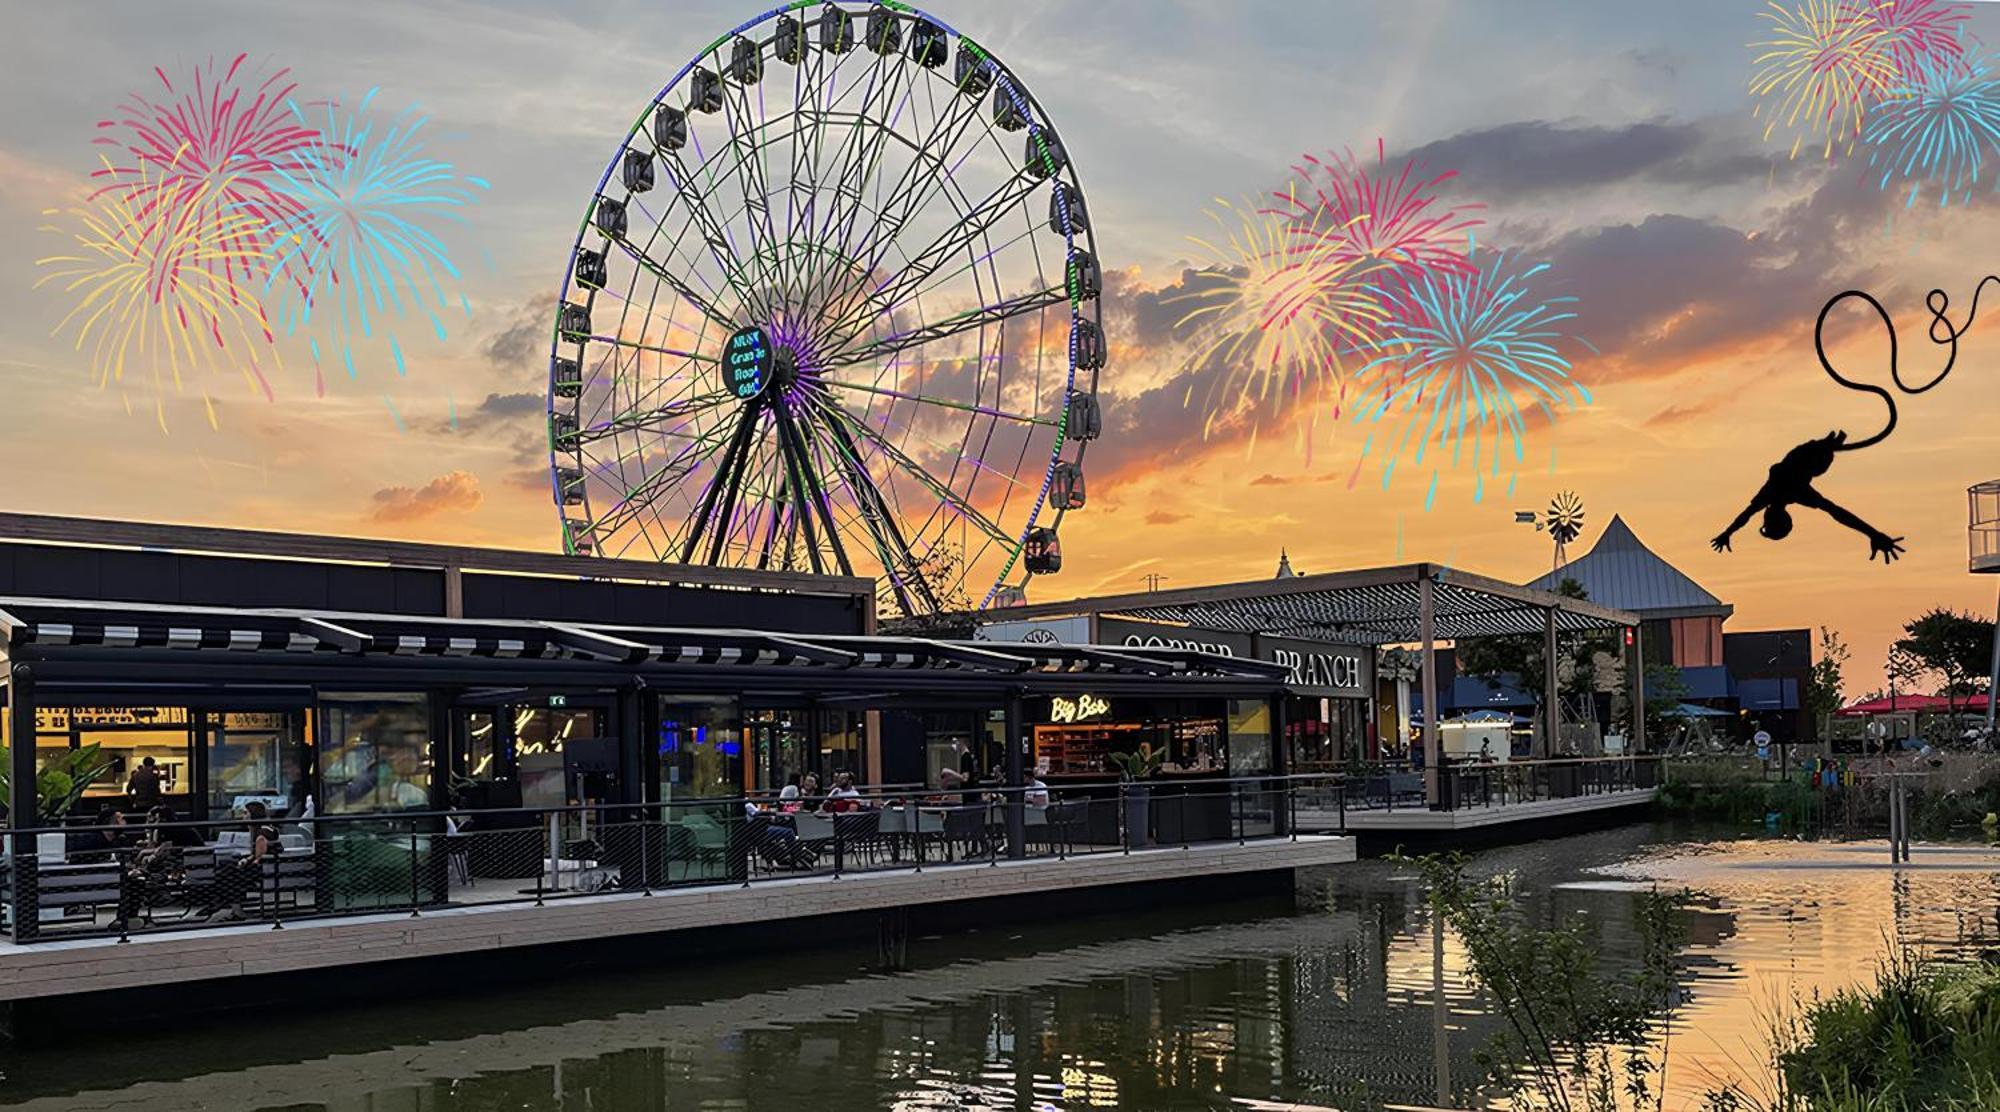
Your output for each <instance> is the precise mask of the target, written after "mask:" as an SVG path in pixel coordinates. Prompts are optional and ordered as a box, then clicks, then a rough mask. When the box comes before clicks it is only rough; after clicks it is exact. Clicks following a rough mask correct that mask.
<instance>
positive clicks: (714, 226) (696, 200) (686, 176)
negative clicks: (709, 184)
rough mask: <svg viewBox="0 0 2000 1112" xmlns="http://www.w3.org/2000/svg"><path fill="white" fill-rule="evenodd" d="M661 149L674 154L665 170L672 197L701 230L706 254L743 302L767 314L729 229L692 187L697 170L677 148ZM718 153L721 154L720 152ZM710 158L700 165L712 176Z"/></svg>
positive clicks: (767, 310)
mask: <svg viewBox="0 0 2000 1112" xmlns="http://www.w3.org/2000/svg"><path fill="white" fill-rule="evenodd" d="M662 153H663V155H664V154H668V153H670V154H672V156H673V168H672V169H671V170H669V171H668V174H667V176H668V177H669V178H670V179H672V181H673V186H674V194H675V197H676V199H678V200H679V201H680V203H681V207H682V208H684V209H686V210H687V214H688V218H689V219H690V220H693V221H694V223H695V230H696V232H698V233H699V234H700V236H701V241H702V243H703V244H705V245H706V246H707V247H708V254H709V257H710V258H711V259H713V260H715V265H716V266H717V267H720V268H721V270H722V280H723V282H724V283H726V284H727V285H728V286H729V288H730V289H731V290H734V291H735V293H736V296H737V297H738V298H740V299H742V301H743V304H744V305H745V306H747V307H750V308H752V309H754V310H755V311H757V312H759V313H766V314H767V313H768V312H769V308H768V307H767V306H766V305H765V304H764V303H763V301H762V299H761V298H759V297H758V296H757V294H756V293H755V292H754V291H753V290H752V289H751V287H750V284H749V283H748V282H747V281H746V280H745V276H744V274H743V271H742V268H741V267H740V266H738V265H737V264H736V248H735V247H734V245H732V244H731V243H730V241H729V232H728V230H727V229H726V228H725V227H724V226H723V224H722V221H721V219H720V218H719V217H718V216H717V214H716V213H714V212H711V211H710V210H709V207H708V201H707V196H708V194H707V192H706V191H697V190H696V188H695V184H694V183H695V178H696V177H698V176H699V175H698V173H690V172H689V170H688V165H687V161H686V160H685V159H683V158H682V157H681V154H680V152H679V151H672V152H662ZM717 157H720V153H719V152H718V155H717ZM709 161H713V160H712V159H710V160H705V161H704V162H703V164H702V165H703V167H705V168H707V169H708V171H709V174H710V176H711V177H712V176H713V175H714V173H715V171H714V168H713V167H709V166H708V162H709Z"/></svg>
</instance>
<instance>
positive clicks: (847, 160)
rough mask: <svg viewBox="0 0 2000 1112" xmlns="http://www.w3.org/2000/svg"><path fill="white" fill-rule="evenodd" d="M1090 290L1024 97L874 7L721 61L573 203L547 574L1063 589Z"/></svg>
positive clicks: (746, 44)
mask: <svg viewBox="0 0 2000 1112" xmlns="http://www.w3.org/2000/svg"><path fill="white" fill-rule="evenodd" d="M1102 289H1103V272H1102V270H1101V268H1100V266H1099V263H1098V261H1097V255H1096V252H1095V249H1094V242H1093V240H1092V238H1091V231H1090V220H1089V216H1088V210H1087V208H1086V206H1085V202H1084V196H1083V191H1082V189H1081V188H1080V187H1079V185H1078V183H1077V179H1076V174H1075V170H1074V168H1073V167H1072V166H1071V164H1070V160H1069V156H1068V152H1067V151H1066V149H1065V148H1064V146H1063V144H1062V142H1061V141H1060V139H1059V138H1058V137H1057V133H1056V131H1055V128H1054V126H1053V125H1052V124H1051V123H1050V122H1049V120H1048V118H1047V116H1046V115H1045V114H1044V113H1043V111H1042V109H1041V106H1040V105H1039V104H1038V103H1037V102H1036V101H1035V99H1034V97H1033V96H1032V95H1030V94H1029V92H1028V90H1027V88H1026V87H1025V86H1024V85H1023V84H1022V83H1021V81H1020V79H1019V78H1018V77H1017V76H1016V75H1015V74H1014V73H1013V72H1012V71H1011V70H1009V69H1007V68H1006V66H1005V65H1004V64H1002V63H1001V62H1000V61H999V59H997V58H995V57H994V56H993V55H992V54H990V53H988V52H987V51H986V50H985V49H984V48H983V47H981V46H979V45H978V44H977V43H975V42H974V41H973V40H971V39H969V38H967V37H965V36H963V35H961V34H959V33H958V32H957V31H955V30H953V29H951V28H950V27H948V26H946V25H945V24H944V23H943V22H942V21H940V20H938V19H936V18H934V17H932V16H929V15H926V14H924V13H922V12H919V11H916V10H914V9H911V8H907V7H905V6H903V5H900V4H897V5H894V6H890V5H884V4H878V5H874V6H872V7H868V8H866V9H862V8H847V7H842V6H840V5H837V4H831V3H828V4H819V5H810V6H808V5H790V6H787V7H784V8H779V9H776V10H773V11H770V12H767V13H765V14H764V15H761V16H759V17H757V18H756V19H753V20H750V21H749V22H747V23H745V24H743V25H742V26H740V27H738V28H736V29H735V30H733V31H731V32H729V33H728V34H725V35H723V36H721V37H720V38H718V39H716V40H715V42H714V43H712V44H711V45H710V46H709V47H708V48H707V49H705V50H703V51H702V52H701V53H700V54H699V55H697V56H696V57H695V58H694V59H693V60H692V61H690V62H689V63H688V64H687V65H686V66H684V67H682V68H681V70H680V72H679V73H677V74H675V75H674V77H673V80H671V81H669V82H668V83H667V85H666V87H665V88H663V89H662V90H660V92H659V94H658V95H657V96H655V97H654V98H653V100H652V103H651V104H650V105H648V106H647V107H646V108H645V109H644V111H642V112H641V113H640V116H639V118H638V120H637V121H635V122H634V124H633V126H632V129H631V131H630V132H629V133H627V134H626V135H625V137H624V139H623V140H622V141H621V142H620V143H619V146H618V149H617V151H616V152H615V154H614V155H613V157H612V159H611V163H610V165H609V166H608V167H607V168H606V170H605V174H604V177H603V179H602V180H600V182H599V183H598V187H597V191H596V193H595V194H594V195H593V196H592V197H591V198H590V200H589V203H588V205H587V206H586V209H585V214H584V220H583V226H582V227H581V229H580V230H579V232H578V235H577V240H576V243H575V246H574V247H573V249H572V253H571V257H570V262H569V268H568V271H567V273H566V274H565V275H564V280H563V283H562V293H561V296H560V298H559V299H558V303H557V307H556V322H555V335H554V337H553V341H552V350H551V357H550V371H549V445H550V468H551V473H552V480H553V488H554V496H555V501H556V504H557V507H558V509H559V511H560V512H561V516H562V528H563V540H564V545H565V547H566V549H567V550H568V551H571V552H575V553H582V554H601V555H605V556H622V557H642V558H648V559H656V560H663V561H676V562H692V563H702V564H711V565H719V566H729V567H747V568H772V569H783V570H794V571H815V572H828V573H840V574H853V575H867V576H874V577H877V580H878V582H879V583H880V584H882V602H883V605H884V608H885V609H888V610H892V611H900V612H902V613H905V614H927V613H935V612H939V611H943V610H955V609H969V608H971V607H974V606H985V605H988V604H991V603H992V602H994V601H995V599H996V598H1001V599H1005V598H1010V597H1018V594H1019V592H1020V590H1021V588H1022V587H1023V585H1024V584H1025V581H1026V579H1027V577H1028V576H1029V575H1031V574H1047V573H1052V572H1054V571H1057V570H1059V569H1060V567H1061V559H1062V556H1061V547H1060V545H1059V543H1058V541H1057V533H1056V530H1057V528H1058V527H1059V525H1060V523H1061V521H1062V518H1063V515H1064V514H1065V513H1066V512H1068V511H1070V510H1074V509H1079V508H1081V507H1082V506H1083V503H1084V484H1083V470H1082V456H1083V449H1084V445H1085V443H1086V442H1087V441H1090V440H1092V439H1095V438H1096V437H1097V435H1098V434H1099V432H1100V431H1101V426H1102V419H1101V416H1100V413H1099V410H1098V406H1097V401H1096V390H1097V377H1098V373H1099V372H1100V371H1101V369H1102V368H1103V366H1104V362H1105V349H1106V344H1105V337H1104V332H1103V329H1102V324H1101V319H1100V314H1099V304H1098V299H1099V295H1100V294H1101V292H1102Z"/></svg>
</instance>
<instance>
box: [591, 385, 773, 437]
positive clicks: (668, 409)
mask: <svg viewBox="0 0 2000 1112" xmlns="http://www.w3.org/2000/svg"><path fill="white" fill-rule="evenodd" d="M735 400H736V396H735V395H734V394H731V393H728V392H727V391H724V392H722V393H717V394H702V395H700V396H698V397H693V398H686V399H683V400H681V401H675V402H668V403H667V404H666V405H662V406H657V407H655V408H653V409H650V410H647V411H646V412H643V413H639V412H633V411H628V412H627V413H626V414H625V415H623V416H620V417H614V418H612V419H611V420H609V421H605V422H602V423H600V424H595V425H592V426H590V427H589V428H587V429H578V430H577V437H578V439H579V440H583V441H591V440H602V439H604V438H605V437H609V436H619V435H622V434H624V433H629V432H637V431H639V430H641V429H648V428H653V427H655V426H657V425H661V424H664V423H666V422H669V421H678V420H680V419H681V418H683V417H691V416H693V415H695V414H697V413H700V412H702V411H703V410H708V409H713V408H715V407H716V406H719V405H724V404H726V403H729V402H733V401H735ZM669 435H671V434H669Z"/></svg>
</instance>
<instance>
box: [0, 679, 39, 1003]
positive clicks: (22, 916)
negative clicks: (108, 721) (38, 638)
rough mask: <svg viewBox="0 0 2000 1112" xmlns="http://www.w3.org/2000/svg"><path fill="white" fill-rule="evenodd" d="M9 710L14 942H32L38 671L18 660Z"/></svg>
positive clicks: (35, 903)
mask: <svg viewBox="0 0 2000 1112" xmlns="http://www.w3.org/2000/svg"><path fill="white" fill-rule="evenodd" d="M17 651H18V650H17ZM7 713H8V715H9V716H11V720H10V721H9V723H8V725H9V727H10V728H11V730H12V734H13V740H14V748H13V751H12V753H11V754H10V756H9V761H8V772H9V773H10V774H11V775H12V776H13V778H14V798H12V799H10V800H8V801H7V822H8V825H9V826H11V827H13V829H14V831H15V833H14V862H13V868H14V941H16V942H28V941H32V940H33V939H34V937H35V935H36V934H37V933H38V928H39V927H40V926H41V910H40V901H39V900H37V899H36V898H35V891H36V881H35V872H36V869H37V866H38V865H39V864H40V862H38V861H37V860H36V859H35V836H34V835H33V834H28V833H24V831H27V830H30V829H33V828H34V826H35V825H36V824H37V823H38V822H39V821H40V819H39V817H38V816H37V815H36V813H35V805H36V803H37V799H36V796H35V791H36V784H35V780H36V777H35V671H34V669H33V668H32V667H31V666H29V665H28V664H26V663H23V662H20V661H18V660H17V661H16V662H15V664H14V667H13V670H12V672H11V673H10V681H9V686H8V691H7ZM14 1034H15V1035H17V1036H18V1035H19V1034H20V1032H19V1031H16V1032H14Z"/></svg>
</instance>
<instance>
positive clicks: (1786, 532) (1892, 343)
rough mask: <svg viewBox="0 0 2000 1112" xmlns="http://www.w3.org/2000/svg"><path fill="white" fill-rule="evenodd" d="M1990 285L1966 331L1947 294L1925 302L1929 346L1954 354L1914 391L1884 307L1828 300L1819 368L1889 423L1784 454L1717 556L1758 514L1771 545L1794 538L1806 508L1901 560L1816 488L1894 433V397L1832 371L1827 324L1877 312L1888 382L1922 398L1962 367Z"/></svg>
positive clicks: (1982, 285) (1843, 295)
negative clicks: (1841, 463)
mask: <svg viewBox="0 0 2000 1112" xmlns="http://www.w3.org/2000/svg"><path fill="white" fill-rule="evenodd" d="M1988 282H2000V275H1990V274H1989V275H1987V276H1986V277H1985V278H1982V279H1980V280H1979V284H1978V285H1976V286H1974V287H1973V289H1972V306H1971V308H1969V309H1968V310H1967V311H1966V314H1965V323H1964V324H1963V325H1957V326H1954V325H1953V324H1952V322H1951V319H1950V318H1949V317H1948V316H1947V315H1946V314H1947V311H1948V310H1949V309H1950V308H1951V298H1950V297H1948V296H1947V295H1946V294H1945V292H1944V291H1943V290H1941V289H1934V290H1932V291H1931V292H1930V293H1929V294H1928V295H1926V296H1925V298H1924V307H1925V308H1926V309H1928V310H1930V314H1931V324H1930V339H1931V342H1932V343H1934V344H1937V345H1939V346H1940V347H1949V348H1950V351H1949V353H1948V354H1947V355H1946V356H1945V361H1944V368H1943V369H1942V370H1940V371H1938V373H1937V375H1936V377H1934V378H1932V379H1931V380H1930V381H1929V382H1926V383H1924V384H1923V385H1921V386H1912V385H1910V384H1909V383H1906V382H1904V381H1903V376H1902V371H1901V370H1900V369H1899V368H1898V367H1897V365H1896V325H1895V323H1894V322H1893V321H1891V320H1890V319H1889V311H1888V310H1887V309H1884V308H1883V307H1882V303H1881V302H1880V301H1877V300H1875V298H1874V297H1873V296H1872V295H1870V294H1868V293H1866V292H1863V291H1861V290H1844V291H1842V292H1840V293H1837V294H1835V295H1834V296H1832V297H1831V298H1828V299H1827V302H1826V304H1825V305H1823V306H1821V307H1820V311H1819V320H1818V322H1817V323H1816V324H1815V325H1814V326H1813V351H1814V352H1815V353H1816V354H1817V355H1818V356H1819V365H1820V367H1821V368H1822V369H1824V370H1825V371H1826V373H1827V375H1828V377H1830V378H1832V379H1833V381H1834V382H1836V383H1838V384H1840V385H1841V386H1844V387H1846V388H1847V389H1849V390H1856V391H1859V392H1861V393H1863V394H1873V395H1875V396H1876V397H1878V398H1881V399H1882V403H1883V404H1884V405H1886V406H1887V407H1888V408H1889V420H1888V422H1887V423H1886V424H1884V425H1883V426H1882V431H1880V432H1878V433H1876V434H1875V435H1874V436H1871V437H1868V438H1867V439H1865V440H1857V441H1853V442H1852V443H1850V442H1849V441H1848V439H1847V434H1846V433H1845V432H1830V433H1827V434H1826V435H1825V436H1822V437H1820V438H1819V439H1817V440H1808V441H1806V442H1805V443H1804V444H1801V445H1799V446H1798V447H1796V448H1793V449H1792V450H1791V451H1789V452H1786V453H1785V456H1784V458H1783V459H1781V460H1779V461H1778V462H1776V463H1774V464H1772V465H1771V470H1770V476H1769V477H1768V478H1766V479H1765V480H1764V485H1763V486H1761V487H1759V488H1757V493H1756V495H1755V496H1754V497H1752V498H1751V499H1750V504H1749V505H1748V506H1745V507H1744V508H1743V512H1742V513H1740V514H1737V515H1736V520H1734V521H1732V522H1730V523H1729V528H1727V529H1724V530H1723V531H1722V532H1721V533H1720V534H1718V535H1717V536H1716V538H1715V539H1714V540H1712V541H1710V542H1709V544H1710V545H1711V546H1713V547H1714V549H1715V550H1716V551H1717V552H1727V551H1729V540H1730V538H1731V537H1733V536H1734V535H1735V534H1736V531H1737V530H1738V529H1741V528H1743V526H1745V525H1747V524H1749V522H1750V519H1751V518H1752V517H1755V516H1756V515H1757V514H1758V513H1762V514H1763V515H1764V523H1763V524H1762V525H1760V526H1759V527H1758V529H1757V531H1758V532H1759V533H1761V534H1763V535H1764V536H1765V537H1768V538H1770V539H1771V540H1774V541H1781V540H1784V539H1785V538H1786V537H1788V536H1790V535H1791V532H1792V515H1791V513H1790V511H1789V509H1788V507H1791V506H1804V507H1806V508H1808V509H1814V510H1819V511H1820V512H1822V513H1824V514H1826V515H1827V516H1828V517H1831V518H1833V519H1834V520H1835V521H1837V522H1839V523H1841V524H1842V525H1845V526H1847V527H1848V528H1849V529H1852V530H1854V531H1855V532H1857V533H1860V534H1861V535H1862V536H1864V537H1867V538H1868V558H1869V559H1870V560H1873V559H1874V558H1875V557H1877V556H1880V557H1882V563H1883V564H1885V565H1887V564H1891V563H1894V562H1895V560H1896V557H1898V556H1901V555H1902V554H1903V543H1902V542H1903V538H1901V537H1892V536H1890V535H1888V534H1887V533H1884V532H1883V531H1882V530H1880V529H1877V528H1875V527H1874V526H1873V525H1870V524H1868V523H1867V522H1865V521H1863V520H1861V519H1860V518H1859V517H1857V516H1855V515H1854V514H1853V513H1851V512H1849V511H1848V510H1847V509H1845V508H1844V507H1842V506H1840V505H1839V504H1837V503H1835V502H1834V501H1832V500H1831V499H1829V498H1827V497H1826V496H1825V495H1823V494H1821V493H1820V492H1819V491H1818V489H1816V488H1815V487H1814V486H1813V480H1814V479H1817V478H1819V477H1820V476H1822V475H1824V474H1826V473H1827V471H1828V470H1829V469H1830V468H1832V467H1833V458H1834V456H1835V455H1836V454H1837V453H1840V452H1852V451H1856V450H1859V449H1861V448H1866V447H1868V446H1869V445H1871V444H1879V443H1881V442H1882V441H1884V440H1887V439H1888V438H1889V434H1890V433H1892V432H1894V431H1896V396H1895V395H1894V394H1891V393H1890V392H1889V391H1888V390H1887V389H1885V388H1883V387H1880V386H1875V385H1872V384H1870V383H1865V382H1855V381H1853V380H1852V379H1848V378H1845V377H1842V375H1841V373H1840V372H1839V371H1837V370H1835V369H1834V367H1833V362H1832V360H1830V359H1828V358H1827V355H1826V318H1827V317H1828V316H1829V315H1830V314H1832V312H1833V310H1834V308H1835V306H1838V305H1839V304H1840V303H1841V302H1843V301H1845V300H1847V299H1848V298H1850V297H1858V298H1860V299H1861V300H1863V301H1865V302H1867V303H1868V306H1869V307H1870V308H1872V309H1874V310H1875V315H1876V317H1877V318H1879V319H1880V320H1881V321H1882V327H1883V329H1884V330H1885V331H1886V332H1887V333H1888V335H1889V379H1890V381H1891V382H1892V383H1894V384H1895V387H1896V389H1897V390H1900V391H1902V392H1903V393H1905V394H1911V395H1916V394H1922V393H1924V392H1925V391H1927V390H1930V389H1932V388H1933V387H1935V386H1937V384H1938V383H1941V382H1943V381H1944V380H1945V376H1946V375H1949V374H1951V369H1952V366H1953V365H1954V364H1956V363H1957V361H1958V340H1959V337H1960V336H1963V335H1964V334H1965V332H1966V330H1967V329H1969V328H1971V327H1972V320H1973V318H1974V317H1975V316H1977V315H1978V313H1979V295H1980V294H1981V293H1982V292H1984V291H1985V289H1986V284H1987V283H1988Z"/></svg>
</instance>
